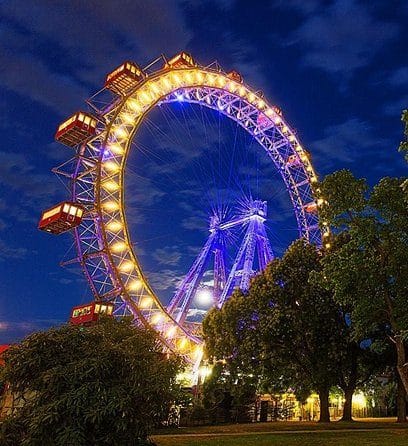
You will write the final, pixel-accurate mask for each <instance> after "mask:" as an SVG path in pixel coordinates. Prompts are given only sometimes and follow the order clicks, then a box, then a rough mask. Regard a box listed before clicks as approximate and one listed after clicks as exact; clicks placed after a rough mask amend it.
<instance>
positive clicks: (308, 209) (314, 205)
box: [305, 201, 317, 214]
mask: <svg viewBox="0 0 408 446" xmlns="http://www.w3.org/2000/svg"><path fill="white" fill-rule="evenodd" d="M305 210H306V212H308V213H309V214H313V213H315V212H317V203H316V202H315V201H312V202H311V203H308V204H307V205H306V206H305Z"/></svg>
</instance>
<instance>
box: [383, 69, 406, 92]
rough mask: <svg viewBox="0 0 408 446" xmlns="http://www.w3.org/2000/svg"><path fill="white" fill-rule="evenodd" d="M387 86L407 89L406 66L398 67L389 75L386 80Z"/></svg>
mask: <svg viewBox="0 0 408 446" xmlns="http://www.w3.org/2000/svg"><path fill="white" fill-rule="evenodd" d="M388 82H389V84H390V85H392V86H394V87H405V89H406V88H407V87H408V66H405V67H400V68H398V69H397V70H395V71H394V72H393V73H391V76H390V77H389V80H388Z"/></svg>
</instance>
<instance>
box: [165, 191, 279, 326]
mask: <svg viewBox="0 0 408 446" xmlns="http://www.w3.org/2000/svg"><path fill="white" fill-rule="evenodd" d="M266 215H267V208H266V202H265V201H260V200H249V201H248V203H246V204H245V207H244V208H243V209H241V215H239V216H238V217H236V218H233V219H232V220H229V221H221V220H220V218H219V216H218V215H214V216H212V217H211V220H210V235H209V237H208V239H207V241H206V243H205V245H204V247H203V249H202V250H201V251H200V253H199V255H198V256H197V258H196V260H195V261H194V263H193V265H192V267H191V268H190V271H189V272H188V274H187V275H186V276H185V278H184V280H183V282H182V283H181V285H180V286H179V288H178V290H177V292H176V293H175V295H174V297H173V299H172V300H171V302H170V304H169V306H168V307H167V311H168V312H169V314H170V315H171V316H173V317H174V319H175V320H176V321H177V322H178V323H180V324H183V325H184V326H185V327H186V328H189V327H190V326H189V325H188V324H187V323H186V319H187V316H188V314H189V311H190V309H191V308H192V301H193V299H194V297H195V296H196V292H197V289H198V287H199V285H200V281H201V279H202V277H203V275H204V274H205V272H206V271H208V268H210V269H211V263H213V268H212V269H213V284H214V285H213V293H212V294H213V305H215V306H218V307H221V306H222V305H223V303H224V302H225V300H226V299H227V298H228V297H230V296H231V294H232V292H233V291H234V289H235V288H239V289H240V290H242V291H247V290H248V289H249V281H250V279H251V277H252V276H253V275H254V274H256V273H257V272H259V271H263V270H264V269H265V267H266V265H267V264H268V263H269V262H270V261H271V260H272V259H273V253H272V248H271V246H270V243H269V239H268V237H267V235H266V230H265V225H264V222H265V219H266ZM234 228H235V229H240V230H242V229H243V228H244V229H245V234H244V237H243V239H242V242H241V244H240V247H239V249H238V252H237V254H236V257H235V260H234V262H233V265H232V267H231V269H230V270H229V273H228V277H227V271H228V268H227V265H226V249H227V242H228V239H229V237H228V234H226V232H227V231H230V230H232V229H234ZM256 254H257V259H258V262H257V263H258V266H257V267H256V266H255V255H256ZM211 261H212V262H211ZM193 327H194V325H193ZM190 331H193V330H190Z"/></svg>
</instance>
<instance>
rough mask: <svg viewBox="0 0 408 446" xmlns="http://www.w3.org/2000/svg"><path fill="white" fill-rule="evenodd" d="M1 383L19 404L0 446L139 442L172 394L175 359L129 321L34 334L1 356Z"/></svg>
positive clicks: (104, 321)
mask: <svg viewBox="0 0 408 446" xmlns="http://www.w3.org/2000/svg"><path fill="white" fill-rule="evenodd" d="M5 360H6V366H5V368H4V372H3V378H4V379H5V380H6V381H7V382H8V383H9V384H10V387H11V390H12V391H13V392H16V393H21V394H25V395H30V396H29V398H28V399H27V402H26V403H25V404H24V405H23V406H22V407H21V408H20V409H19V410H17V411H16V413H15V414H14V415H12V416H9V417H8V418H7V419H6V420H5V421H4V423H3V424H2V426H1V434H0V435H1V436H0V440H1V441H2V443H1V444H4V445H16V444H19V445H23V446H24V445H30V446H35V445H42V446H48V445H58V446H62V445H64V446H65V445H72V444H75V445H78V446H81V445H84V446H85V445H91V444H92V445H118V446H119V445H120V446H123V445H141V444H148V443H149V442H148V434H149V432H150V431H151V429H152V426H153V425H154V424H155V423H157V422H159V421H161V420H163V418H165V417H166V414H167V411H168V410H169V408H170V405H171V404H172V401H174V398H175V396H176V391H177V386H176V383H175V377H176V374H177V372H178V370H179V367H180V361H179V359H178V358H176V357H167V356H166V355H165V354H163V352H162V345H161V344H160V342H159V341H158V339H157V337H156V335H155V334H154V333H153V332H152V331H151V330H147V329H144V328H141V327H136V326H134V325H132V323H131V321H130V320H122V321H116V320H114V319H109V318H107V319H102V320H101V321H100V322H99V323H98V324H96V325H93V326H89V327H78V326H70V325H65V326H62V327H59V328H55V329H51V330H48V331H46V332H40V333H35V334H33V335H30V336H29V337H27V338H26V339H24V340H23V341H22V343H21V344H19V345H16V346H14V347H11V348H10V350H9V351H8V352H7V353H6V354H5Z"/></svg>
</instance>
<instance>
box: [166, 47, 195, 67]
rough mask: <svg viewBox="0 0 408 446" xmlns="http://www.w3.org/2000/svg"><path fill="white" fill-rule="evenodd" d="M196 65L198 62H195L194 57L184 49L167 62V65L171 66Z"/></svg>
mask: <svg viewBox="0 0 408 446" xmlns="http://www.w3.org/2000/svg"><path fill="white" fill-rule="evenodd" d="M195 66H196V63H195V62H194V59H193V57H192V56H191V54H188V53H185V52H184V51H182V52H181V53H179V54H177V55H176V56H174V57H172V58H171V59H170V60H169V61H168V62H167V67H171V68H190V67H195Z"/></svg>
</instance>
